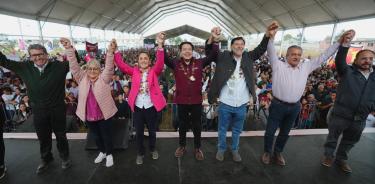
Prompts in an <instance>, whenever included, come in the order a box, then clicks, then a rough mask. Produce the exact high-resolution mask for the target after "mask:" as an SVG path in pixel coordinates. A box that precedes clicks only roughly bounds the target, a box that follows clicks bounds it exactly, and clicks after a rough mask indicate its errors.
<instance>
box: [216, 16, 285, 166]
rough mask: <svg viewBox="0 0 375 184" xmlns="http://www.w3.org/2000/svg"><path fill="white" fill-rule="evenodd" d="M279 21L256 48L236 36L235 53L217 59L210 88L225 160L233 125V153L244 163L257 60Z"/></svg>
mask: <svg viewBox="0 0 375 184" xmlns="http://www.w3.org/2000/svg"><path fill="white" fill-rule="evenodd" d="M277 28H278V26H277V24H276V23H273V24H271V25H270V26H268V27H267V30H266V33H265V35H264V37H263V39H262V41H261V43H260V44H259V45H258V46H257V47H256V48H255V49H254V50H252V51H250V52H248V51H244V48H245V40H244V39H243V38H242V37H236V38H234V39H232V41H231V52H229V51H224V52H222V53H219V55H218V57H217V61H216V64H217V65H216V67H217V68H216V71H217V72H216V73H215V75H214V77H213V79H212V83H211V86H210V90H209V102H210V103H213V102H215V101H216V99H217V97H219V99H220V104H219V106H218V118H219V122H218V151H217V153H216V159H217V160H219V161H223V160H224V154H225V151H226V149H227V145H226V134H227V131H228V128H229V126H230V125H231V128H232V146H231V151H232V156H233V161H235V162H241V161H242V158H241V156H240V154H239V141H240V134H241V132H242V129H243V124H244V120H245V118H246V112H247V106H248V103H249V102H250V99H251V96H255V89H254V86H255V84H254V82H255V80H254V71H253V63H254V61H255V60H257V59H259V58H260V57H261V56H262V55H263V54H264V53H265V51H266V49H267V44H268V40H269V39H270V37H274V36H275V34H276V32H277Z"/></svg>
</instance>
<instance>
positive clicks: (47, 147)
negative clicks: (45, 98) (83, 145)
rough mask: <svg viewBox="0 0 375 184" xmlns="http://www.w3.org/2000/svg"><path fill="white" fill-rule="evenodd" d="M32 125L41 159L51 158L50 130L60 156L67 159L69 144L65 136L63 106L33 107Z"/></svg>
mask: <svg viewBox="0 0 375 184" xmlns="http://www.w3.org/2000/svg"><path fill="white" fill-rule="evenodd" d="M33 112H34V126H35V130H36V134H37V136H38V139H39V144H40V154H41V158H42V160H43V161H45V162H48V161H51V160H52V159H53V156H52V153H51V150H52V132H53V133H54V134H55V136H56V142H57V143H56V145H57V149H58V151H59V154H60V158H61V159H63V160H68V158H69V144H68V139H67V138H66V130H65V129H66V111H65V106H57V107H54V108H34V109H33Z"/></svg>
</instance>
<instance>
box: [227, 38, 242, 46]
mask: <svg viewBox="0 0 375 184" xmlns="http://www.w3.org/2000/svg"><path fill="white" fill-rule="evenodd" d="M237 40H242V41H243V43H244V44H245V43H246V42H245V39H244V38H243V37H242V36H239V37H235V38H233V39H232V40H231V41H230V45H231V46H232V45H233V44H234V42H235V41H237Z"/></svg>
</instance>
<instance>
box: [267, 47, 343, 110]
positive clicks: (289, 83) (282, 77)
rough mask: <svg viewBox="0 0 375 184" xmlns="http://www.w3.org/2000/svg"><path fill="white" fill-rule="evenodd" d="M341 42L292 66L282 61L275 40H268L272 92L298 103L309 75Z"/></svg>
mask: <svg viewBox="0 0 375 184" xmlns="http://www.w3.org/2000/svg"><path fill="white" fill-rule="evenodd" d="M339 46H340V44H339V43H335V44H333V45H331V46H330V47H329V48H328V49H327V50H326V51H325V52H324V53H323V54H320V56H319V57H317V58H314V59H311V60H304V61H301V62H300V63H299V64H298V66H296V67H292V66H291V65H290V64H289V63H288V62H287V61H285V62H282V61H280V60H279V58H278V57H277V54H276V50H275V46H274V44H273V40H270V41H269V42H268V46H267V55H268V57H269V61H270V63H271V66H272V93H273V96H275V97H276V98H278V99H280V100H281V101H284V102H288V103H296V102H298V101H299V100H300V98H301V97H302V94H303V91H304V90H305V86H306V82H307V77H308V76H309V74H310V73H311V72H312V71H314V70H315V69H317V68H319V67H320V65H321V64H322V63H323V62H325V61H327V60H328V58H330V57H331V56H332V55H333V54H334V53H335V52H336V51H337V49H338V48H339Z"/></svg>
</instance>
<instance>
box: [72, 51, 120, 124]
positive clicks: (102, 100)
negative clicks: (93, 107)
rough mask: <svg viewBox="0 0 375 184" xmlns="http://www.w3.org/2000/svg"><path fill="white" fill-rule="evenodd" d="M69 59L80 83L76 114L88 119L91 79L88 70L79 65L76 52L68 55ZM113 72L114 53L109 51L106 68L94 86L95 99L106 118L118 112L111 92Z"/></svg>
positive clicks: (75, 77)
mask: <svg viewBox="0 0 375 184" xmlns="http://www.w3.org/2000/svg"><path fill="white" fill-rule="evenodd" d="M72 53H74V52H72ZM68 61H69V68H70V71H71V72H72V75H73V77H74V79H75V80H76V81H77V83H78V106H77V111H76V114H77V116H78V117H79V118H80V119H81V120H82V121H86V101H87V96H88V94H89V89H90V80H89V78H88V77H87V72H86V71H85V70H82V69H81V68H80V66H79V65H78V62H77V58H76V57H75V55H74V54H73V55H68ZM113 73H114V65H113V54H109V53H107V58H106V60H105V67H104V70H103V72H102V73H101V74H100V75H99V78H98V80H96V81H95V83H94V84H93V86H92V91H93V93H94V96H95V99H96V101H97V102H98V105H99V108H100V110H101V111H102V113H103V116H104V119H106V120H107V119H109V118H111V117H112V116H114V115H115V114H116V112H117V108H116V104H115V101H114V100H113V98H112V94H111V86H110V85H109V83H110V82H111V81H112V75H113Z"/></svg>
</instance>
